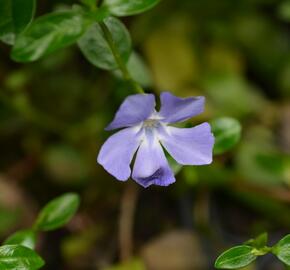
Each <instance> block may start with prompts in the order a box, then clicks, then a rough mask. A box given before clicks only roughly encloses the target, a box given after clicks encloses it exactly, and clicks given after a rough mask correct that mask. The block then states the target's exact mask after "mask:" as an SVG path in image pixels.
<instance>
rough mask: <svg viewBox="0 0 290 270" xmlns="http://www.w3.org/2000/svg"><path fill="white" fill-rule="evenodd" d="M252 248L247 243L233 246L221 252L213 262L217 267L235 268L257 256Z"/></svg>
mask: <svg viewBox="0 0 290 270" xmlns="http://www.w3.org/2000/svg"><path fill="white" fill-rule="evenodd" d="M253 251H254V248H253V247H251V246H247V245H242V246H236V247H233V248H231V249H229V250H227V251H225V252H224V253H222V254H221V255H220V256H219V257H218V258H217V260H216V262H215V267H216V268H217V269H237V268H241V267H245V266H247V265H249V264H250V263H251V262H253V261H254V260H255V259H256V258H257V256H256V255H254V253H253Z"/></svg>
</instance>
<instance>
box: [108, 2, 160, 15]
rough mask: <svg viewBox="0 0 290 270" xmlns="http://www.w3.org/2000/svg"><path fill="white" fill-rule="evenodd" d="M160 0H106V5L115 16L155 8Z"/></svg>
mask: <svg viewBox="0 0 290 270" xmlns="http://www.w3.org/2000/svg"><path fill="white" fill-rule="evenodd" d="M159 1H160V0H138V1H127V0H105V1H104V6H105V7H107V8H108V9H109V11H110V12H111V13H112V14H113V15H115V16H130V15H134V14H138V13H142V12H144V11H146V10H148V9H151V8H153V7H154V6H155V5H157V4H158V3H159Z"/></svg>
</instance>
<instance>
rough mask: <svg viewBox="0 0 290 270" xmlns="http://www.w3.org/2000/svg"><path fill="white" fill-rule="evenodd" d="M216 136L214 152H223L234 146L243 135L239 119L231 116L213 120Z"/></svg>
mask: <svg viewBox="0 0 290 270" xmlns="http://www.w3.org/2000/svg"><path fill="white" fill-rule="evenodd" d="M211 127H212V132H213V134H214V136H215V145H214V153H215V154H222V153H224V152H226V151H228V150H230V149H231V148H232V147H234V146H235V145H236V144H237V142H238V141H239V140H240V137H241V125H240V123H239V121H237V120H236V119H234V118H230V117H222V118H218V119H215V120H213V121H212V122H211Z"/></svg>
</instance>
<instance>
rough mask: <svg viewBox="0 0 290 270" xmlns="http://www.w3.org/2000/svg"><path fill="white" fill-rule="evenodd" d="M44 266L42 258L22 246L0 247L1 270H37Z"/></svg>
mask: <svg viewBox="0 0 290 270" xmlns="http://www.w3.org/2000/svg"><path fill="white" fill-rule="evenodd" d="M43 265H44V261H43V260H42V259H41V257H40V256H39V255H38V254H37V253H36V252H35V251H33V250H32V249H30V248H27V247H24V246H21V245H5V246H1V247H0V269H1V270H17V269H19V270H20V269H21V270H36V269H39V268H41V267H42V266H43Z"/></svg>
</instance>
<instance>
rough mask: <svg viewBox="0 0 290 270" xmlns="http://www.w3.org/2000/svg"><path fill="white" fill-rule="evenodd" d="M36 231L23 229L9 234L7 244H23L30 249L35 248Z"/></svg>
mask: <svg viewBox="0 0 290 270" xmlns="http://www.w3.org/2000/svg"><path fill="white" fill-rule="evenodd" d="M35 243H36V233H35V231H33V230H21V231H18V232H16V233H14V234H12V235H11V236H9V237H8V238H7V239H6V240H5V242H4V244H5V245H22V246H25V247H28V248H30V249H34V248H35Z"/></svg>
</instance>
